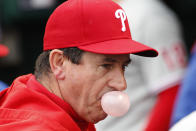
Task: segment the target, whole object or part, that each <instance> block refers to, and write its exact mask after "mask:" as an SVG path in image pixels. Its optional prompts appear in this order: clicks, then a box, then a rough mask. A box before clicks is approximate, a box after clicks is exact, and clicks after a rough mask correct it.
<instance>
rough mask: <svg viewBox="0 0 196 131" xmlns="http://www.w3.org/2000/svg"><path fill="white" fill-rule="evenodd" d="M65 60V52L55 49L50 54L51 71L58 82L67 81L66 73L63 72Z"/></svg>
mask: <svg viewBox="0 0 196 131" xmlns="http://www.w3.org/2000/svg"><path fill="white" fill-rule="evenodd" d="M64 60H65V57H64V55H63V51H61V50H58V49H54V50H52V51H51V52H50V56H49V62H50V67H51V71H52V72H53V74H54V76H55V77H56V79H58V80H63V79H65V71H63V69H64V67H63V65H64V64H63V63H64Z"/></svg>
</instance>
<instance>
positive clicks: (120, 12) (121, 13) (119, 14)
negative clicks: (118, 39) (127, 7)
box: [115, 9, 126, 32]
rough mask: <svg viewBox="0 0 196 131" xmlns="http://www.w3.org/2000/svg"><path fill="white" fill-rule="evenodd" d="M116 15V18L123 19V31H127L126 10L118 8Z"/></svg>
mask: <svg viewBox="0 0 196 131" xmlns="http://www.w3.org/2000/svg"><path fill="white" fill-rule="evenodd" d="M115 16H116V18H118V19H119V18H120V19H121V23H122V31H123V32H125V31H126V27H125V20H126V14H125V12H124V11H123V10H122V9H118V10H117V11H116V12H115Z"/></svg>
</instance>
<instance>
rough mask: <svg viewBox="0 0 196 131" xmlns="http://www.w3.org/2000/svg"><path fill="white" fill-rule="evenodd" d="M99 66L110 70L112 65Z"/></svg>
mask: <svg viewBox="0 0 196 131" xmlns="http://www.w3.org/2000/svg"><path fill="white" fill-rule="evenodd" d="M101 66H102V67H104V68H106V69H112V64H103V65H101Z"/></svg>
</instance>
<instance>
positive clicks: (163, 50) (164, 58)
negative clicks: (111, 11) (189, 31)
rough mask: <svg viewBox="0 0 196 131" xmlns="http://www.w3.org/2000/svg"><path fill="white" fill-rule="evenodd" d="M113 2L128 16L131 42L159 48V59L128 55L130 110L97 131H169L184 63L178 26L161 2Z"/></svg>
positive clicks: (107, 120) (108, 119)
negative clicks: (129, 57)
mask: <svg viewBox="0 0 196 131" xmlns="http://www.w3.org/2000/svg"><path fill="white" fill-rule="evenodd" d="M114 1H115V2H117V3H118V4H120V5H121V6H122V7H123V9H124V10H125V12H126V13H127V16H128V20H129V23H130V29H131V31H132V32H133V33H132V37H133V39H134V40H136V41H139V42H143V43H145V44H147V45H149V46H152V47H154V48H156V49H158V50H159V52H160V56H159V57H157V58H154V59H153V60H150V59H148V58H138V57H137V56H133V55H132V56H131V58H132V65H131V66H130V67H129V68H127V72H126V74H125V76H126V79H127V92H128V94H129V96H131V97H130V101H131V106H130V110H129V112H128V114H127V115H126V116H124V117H122V118H111V117H108V118H106V120H105V121H104V122H100V123H98V124H97V125H96V128H97V131H120V130H122V131H168V129H169V125H170V119H171V112H172V110H173V103H174V101H175V97H176V93H177V92H178V88H179V86H180V84H181V80H182V78H183V77H184V71H185V68H186V61H187V58H186V57H187V55H186V47H185V45H184V41H183V36H182V31H181V25H180V23H179V21H178V19H177V17H176V15H175V14H174V13H173V12H172V11H171V10H170V9H169V8H168V7H167V6H166V5H165V4H164V3H163V2H162V1H161V0H114ZM132 25H134V26H132Z"/></svg>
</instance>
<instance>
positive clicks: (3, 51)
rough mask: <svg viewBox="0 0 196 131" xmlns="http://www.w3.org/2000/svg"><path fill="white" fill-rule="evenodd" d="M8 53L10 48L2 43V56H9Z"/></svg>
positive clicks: (0, 54) (0, 52)
mask: <svg viewBox="0 0 196 131" xmlns="http://www.w3.org/2000/svg"><path fill="white" fill-rule="evenodd" d="M8 53H9V49H8V48H7V47H6V46H4V45H1V44H0V57H4V56H7V55H8Z"/></svg>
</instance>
